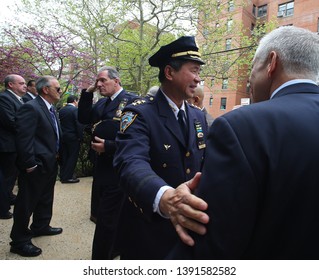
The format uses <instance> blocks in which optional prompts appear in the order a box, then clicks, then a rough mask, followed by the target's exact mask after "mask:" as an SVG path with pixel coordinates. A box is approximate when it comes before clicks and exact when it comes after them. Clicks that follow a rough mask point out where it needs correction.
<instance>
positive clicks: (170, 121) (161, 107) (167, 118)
mask: <svg viewBox="0 0 319 280" xmlns="http://www.w3.org/2000/svg"><path fill="white" fill-rule="evenodd" d="M155 98H156V99H158V111H159V114H160V116H161V117H162V119H163V123H164V125H165V126H166V127H167V129H168V130H169V131H170V133H172V134H173V135H174V136H175V137H176V138H177V139H178V141H179V142H181V144H182V145H183V146H184V147H186V143H185V139H184V136H183V134H182V131H181V128H180V126H179V124H178V122H177V120H176V117H175V115H174V112H173V110H172V108H171V107H170V106H169V104H168V102H167V100H166V98H165V96H164V95H163V93H162V92H161V91H159V92H158V93H157V95H156V97H155Z"/></svg>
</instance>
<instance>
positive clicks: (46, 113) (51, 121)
mask: <svg viewBox="0 0 319 280" xmlns="http://www.w3.org/2000/svg"><path fill="white" fill-rule="evenodd" d="M35 99H36V100H37V102H38V103H39V105H40V107H41V109H42V111H43V112H44V114H45V116H46V117H47V119H48V120H49V122H50V124H51V127H52V129H53V131H54V134H55V135H56V130H55V125H54V123H53V120H52V118H51V115H50V112H49V109H48V107H47V105H46V104H45V102H44V101H43V100H42V98H41V97H40V96H37V97H36V98H35ZM55 118H56V120H57V124H58V130H59V134H60V135H61V126H60V123H59V118H58V117H57V115H56V113H55Z"/></svg>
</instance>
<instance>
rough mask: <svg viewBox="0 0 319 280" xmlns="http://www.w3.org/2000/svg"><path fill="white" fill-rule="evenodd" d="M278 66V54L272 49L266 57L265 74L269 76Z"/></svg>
mask: <svg viewBox="0 0 319 280" xmlns="http://www.w3.org/2000/svg"><path fill="white" fill-rule="evenodd" d="M277 67H278V55H277V53H276V52H274V51H272V52H270V54H269V57H268V65H267V75H268V78H270V77H271V76H272V75H273V73H274V72H275V71H276V69H277Z"/></svg>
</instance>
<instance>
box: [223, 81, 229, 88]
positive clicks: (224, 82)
mask: <svg viewBox="0 0 319 280" xmlns="http://www.w3.org/2000/svg"><path fill="white" fill-rule="evenodd" d="M222 89H228V79H223V83H222Z"/></svg>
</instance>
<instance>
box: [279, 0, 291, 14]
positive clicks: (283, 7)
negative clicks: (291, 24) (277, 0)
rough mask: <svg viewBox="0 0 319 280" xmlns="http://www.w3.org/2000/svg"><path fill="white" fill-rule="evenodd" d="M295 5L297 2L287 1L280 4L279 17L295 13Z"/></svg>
mask: <svg viewBox="0 0 319 280" xmlns="http://www.w3.org/2000/svg"><path fill="white" fill-rule="evenodd" d="M294 6H295V2H294V1H291V2H287V3H283V4H280V5H278V14H277V16H278V17H286V16H292V15H293V14H294Z"/></svg>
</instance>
